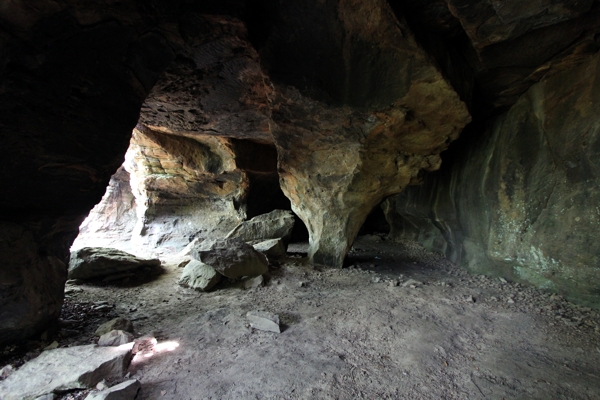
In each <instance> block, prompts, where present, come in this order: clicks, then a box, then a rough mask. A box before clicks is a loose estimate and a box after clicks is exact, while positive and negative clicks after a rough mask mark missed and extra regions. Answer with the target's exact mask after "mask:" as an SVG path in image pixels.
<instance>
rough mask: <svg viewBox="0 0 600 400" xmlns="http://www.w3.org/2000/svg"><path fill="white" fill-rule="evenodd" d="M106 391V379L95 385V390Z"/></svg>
mask: <svg viewBox="0 0 600 400" xmlns="http://www.w3.org/2000/svg"><path fill="white" fill-rule="evenodd" d="M106 389H108V385H107V384H106V379H102V380H101V381H100V382H98V384H97V385H96V390H106Z"/></svg>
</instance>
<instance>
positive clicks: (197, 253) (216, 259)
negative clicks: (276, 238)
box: [192, 238, 269, 279]
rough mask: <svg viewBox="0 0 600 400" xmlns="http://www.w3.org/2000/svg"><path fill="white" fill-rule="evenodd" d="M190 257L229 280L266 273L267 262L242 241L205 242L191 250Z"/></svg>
mask: <svg viewBox="0 0 600 400" xmlns="http://www.w3.org/2000/svg"><path fill="white" fill-rule="evenodd" d="M192 257H194V258H195V259H196V260H200V261H202V262H203V263H204V264H207V265H209V266H211V267H212V268H214V269H215V270H216V271H217V272H218V273H220V274H221V275H224V276H226V277H228V278H231V279H236V278H241V277H242V276H258V275H262V274H264V273H266V272H268V270H269V267H268V265H269V264H268V261H267V259H266V257H265V256H264V255H262V254H261V253H259V252H257V251H256V250H254V248H253V247H252V246H250V245H249V244H247V243H244V242H243V241H242V240H240V239H238V238H235V239H217V240H205V241H204V242H202V244H200V245H199V246H197V247H196V248H195V249H193V250H192Z"/></svg>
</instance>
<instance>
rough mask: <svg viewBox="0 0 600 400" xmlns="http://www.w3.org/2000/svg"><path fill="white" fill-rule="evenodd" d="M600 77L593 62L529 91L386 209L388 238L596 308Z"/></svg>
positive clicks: (598, 61) (599, 300) (599, 301)
mask: <svg viewBox="0 0 600 400" xmlns="http://www.w3.org/2000/svg"><path fill="white" fill-rule="evenodd" d="M599 71H600V55H596V56H595V57H593V58H591V59H590V60H589V61H587V62H586V63H584V64H582V65H580V66H578V67H576V68H573V69H572V70H571V71H565V72H562V73H559V74H556V75H554V76H552V77H550V78H548V79H545V80H544V81H542V82H540V83H537V84H535V85H534V86H532V87H531V88H530V89H529V90H528V91H527V93H526V94H524V95H523V96H521V98H520V99H519V101H517V103H516V104H515V105H514V106H513V107H512V108H511V109H510V110H509V111H508V112H507V113H505V114H503V115H501V116H499V117H498V118H496V120H495V121H494V123H493V124H492V125H491V126H490V127H489V128H488V130H487V132H486V133H485V135H481V132H474V133H475V134H479V135H480V138H479V139H477V137H475V138H473V137H471V140H470V145H469V146H466V147H465V148H464V149H462V150H460V149H457V150H456V152H453V153H454V154H453V155H454V157H455V162H454V163H453V164H452V168H450V169H448V170H447V171H443V172H441V173H438V174H434V175H432V176H430V177H428V178H427V179H426V182H425V184H424V185H423V186H419V187H412V188H408V189H407V190H406V191H405V192H404V193H402V194H400V195H399V196H398V197H397V198H396V199H395V200H394V202H392V203H390V204H388V205H387V208H388V215H389V216H390V224H391V225H392V226H393V227H394V229H393V234H394V235H395V236H396V237H397V238H408V239H418V240H420V241H421V242H422V243H424V244H425V245H427V247H430V248H433V249H435V250H438V251H445V252H446V254H447V255H448V256H449V257H450V258H451V259H452V260H454V261H457V262H462V264H463V265H465V266H466V267H467V268H469V269H470V270H472V271H474V272H477V273H488V274H492V275H500V276H504V277H506V278H509V279H514V280H518V281H524V282H529V283H532V284H534V285H536V286H539V287H543V288H548V289H551V290H553V291H557V292H560V293H562V294H565V295H567V296H568V297H569V298H571V299H573V300H575V301H578V302H582V303H589V304H592V305H596V306H598V305H600V296H599V295H598V289H597V288H598V287H600V280H599V278H598V277H599V276H600V274H599V272H600V264H599V257H600V253H599V252H598V246H597V244H596V236H597V235H596V234H597V232H598V227H599V226H600V212H599V211H598V203H599V201H600V194H599V193H598V190H597V187H598V185H599V184H600V170H599V169H598V166H597V163H596V161H595V160H597V159H598V157H599V156H600V154H599V151H600V147H599V144H600V129H599V126H598V115H600V73H599ZM482 129H485V128H482Z"/></svg>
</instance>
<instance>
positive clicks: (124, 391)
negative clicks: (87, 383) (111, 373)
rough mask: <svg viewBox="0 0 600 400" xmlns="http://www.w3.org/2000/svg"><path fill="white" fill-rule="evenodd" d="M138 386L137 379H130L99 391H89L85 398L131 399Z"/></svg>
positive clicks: (136, 392)
mask: <svg viewBox="0 0 600 400" xmlns="http://www.w3.org/2000/svg"><path fill="white" fill-rule="evenodd" d="M140 387H141V385H140V382H139V381H138V380H137V379H130V380H128V381H125V382H123V383H119V384H118V385H115V386H113V387H111V388H108V389H106V390H103V391H101V392H93V393H90V394H89V395H88V396H87V397H86V398H85V400H133V399H135V397H136V396H137V394H138V392H139V390H140Z"/></svg>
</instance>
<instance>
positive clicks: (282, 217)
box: [226, 210, 296, 242]
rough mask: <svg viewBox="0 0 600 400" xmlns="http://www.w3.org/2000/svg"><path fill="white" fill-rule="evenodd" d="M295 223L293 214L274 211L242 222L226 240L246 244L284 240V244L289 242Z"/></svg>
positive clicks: (285, 211) (284, 211)
mask: <svg viewBox="0 0 600 400" xmlns="http://www.w3.org/2000/svg"><path fill="white" fill-rule="evenodd" d="M295 222H296V220H295V218H294V213H293V212H291V211H288V210H273V211H271V212H270V213H267V214H262V215H258V216H256V217H254V218H252V219H251V220H248V221H244V222H242V223H241V224H239V225H238V226H236V227H235V228H233V230H232V231H231V232H229V233H228V234H227V236H226V238H240V239H241V240H243V241H244V242H250V241H254V240H266V239H279V238H283V241H284V242H288V241H289V239H290V237H291V235H292V229H294V223H295Z"/></svg>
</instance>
